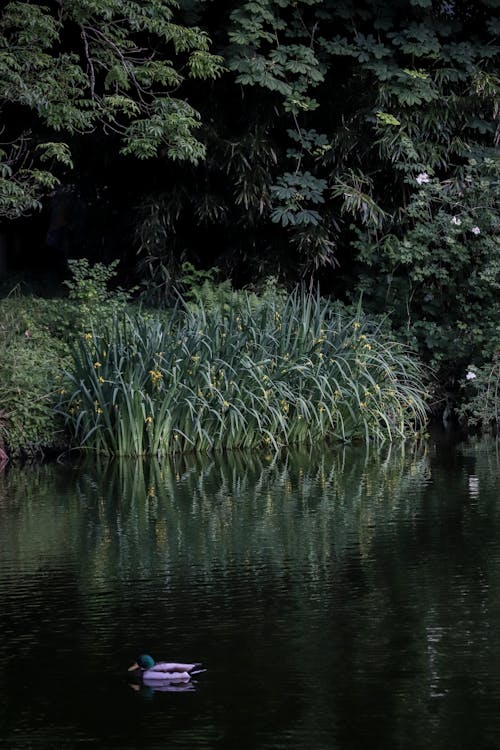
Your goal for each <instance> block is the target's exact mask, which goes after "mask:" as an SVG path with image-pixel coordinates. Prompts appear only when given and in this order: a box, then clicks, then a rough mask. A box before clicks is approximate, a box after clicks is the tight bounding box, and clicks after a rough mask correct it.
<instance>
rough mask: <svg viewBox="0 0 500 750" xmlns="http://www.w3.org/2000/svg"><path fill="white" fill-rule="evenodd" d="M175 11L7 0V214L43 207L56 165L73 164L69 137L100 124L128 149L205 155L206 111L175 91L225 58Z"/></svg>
mask: <svg viewBox="0 0 500 750" xmlns="http://www.w3.org/2000/svg"><path fill="white" fill-rule="evenodd" d="M175 9H176V3H175V1H174V0H109V1H108V2H105V3H103V2H101V1H100V0H47V1H46V2H37V1H36V0H35V1H33V2H22V1H20V0H13V1H12V2H7V4H6V5H5V6H4V9H3V10H2V11H1V15H0V112H1V114H2V121H3V129H2V135H1V138H2V144H0V217H2V216H3V217H7V218H13V217H17V216H19V215H21V214H23V213H24V212H26V211H30V210H32V209H35V208H38V207H39V206H40V197H41V196H42V195H43V194H44V193H45V192H47V191H48V190H50V189H52V188H53V187H54V186H55V185H56V184H57V181H58V179H57V176H56V168H57V164H58V163H59V165H62V167H63V168H64V167H65V168H67V169H71V167H72V165H73V163H72V156H71V150H70V144H69V143H68V139H71V138H74V137H76V136H81V135H84V134H88V133H90V132H92V131H93V130H95V129H96V128H97V127H99V126H100V127H102V128H103V129H104V132H106V133H108V134H115V135H116V136H117V137H118V138H119V139H120V150H121V152H122V153H123V154H131V155H133V156H136V157H138V158H140V159H145V158H150V157H155V156H158V155H160V154H165V155H166V156H168V157H169V158H170V159H174V160H175V159H177V160H187V161H192V162H196V161H198V160H199V159H201V158H203V156H204V153H205V150H204V146H203V144H202V143H201V142H200V141H199V140H198V139H197V138H196V136H195V134H194V131H195V130H196V128H198V127H199V120H200V116H199V113H198V112H197V111H196V110H195V109H194V108H193V107H192V106H191V105H190V104H188V102H187V101H186V100H185V99H180V98H178V97H177V96H175V93H176V92H177V90H178V88H179V87H180V86H181V84H182V82H183V81H184V80H185V79H186V78H210V77H216V76H217V75H219V74H220V73H221V70H222V66H221V59H220V58H219V57H218V56H216V55H213V54H211V53H210V52H209V39H208V37H207V35H206V33H204V32H203V31H201V30H200V29H199V28H196V27H191V28H188V27H186V26H183V25H181V24H179V23H178V22H177V21H176V19H175ZM172 56H173V57H174V58H175V62H173V61H172V60H171V59H169V58H170V57H172ZM20 122H23V123H25V126H24V127H23V128H20V127H19V123H20Z"/></svg>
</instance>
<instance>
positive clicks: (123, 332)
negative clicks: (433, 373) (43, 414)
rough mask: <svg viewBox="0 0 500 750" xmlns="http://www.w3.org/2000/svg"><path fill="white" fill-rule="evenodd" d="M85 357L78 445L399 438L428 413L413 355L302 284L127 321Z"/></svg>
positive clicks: (72, 403) (142, 448) (152, 446)
mask: <svg viewBox="0 0 500 750" xmlns="http://www.w3.org/2000/svg"><path fill="white" fill-rule="evenodd" d="M73 360H74V362H73V370H72V374H71V375H70V377H69V384H68V385H67V386H66V389H67V390H68V394H67V396H65V397H64V398H62V400H61V404H60V410H61V412H62V413H63V415H64V417H65V420H66V425H67V427H68V428H69V429H70V431H71V433H72V435H73V440H74V442H75V444H76V445H78V446H84V447H87V448H91V449H93V450H95V451H98V452H100V453H104V454H109V455H135V456H139V455H145V454H150V455H157V456H161V455H165V454H169V453H177V452H185V451H190V450H196V451H202V452H206V451H212V450H226V449H235V448H254V449H255V448H261V447H272V448H273V449H275V450H277V449H279V448H280V447H282V446H287V445H293V444H308V443H309V444H313V443H316V442H319V441H326V440H330V441H352V440H357V439H363V440H366V441H370V440H391V439H394V438H396V437H400V438H401V437H405V436H406V435H408V434H409V433H413V432H415V431H416V430H418V429H420V428H421V427H422V426H423V425H424V424H425V421H426V407H425V403H424V397H423V394H424V391H425V386H424V374H423V370H422V367H421V366H420V365H419V363H418V361H417V360H416V358H415V357H414V356H413V355H412V353H411V352H410V351H409V350H407V349H405V348H404V347H402V346H401V345H400V344H398V343H396V342H395V341H392V340H390V339H389V338H388V337H387V336H386V335H385V334H383V333H382V331H381V330H380V329H378V328H377V327H376V326H374V325H373V324H372V323H370V321H368V320H366V319H365V318H363V317H362V315H361V314H358V315H356V316H354V317H353V316H347V315H343V314H342V313H341V312H340V311H339V310H337V309H336V308H335V307H334V306H333V305H332V304H330V303H329V302H327V301H326V300H324V299H322V298H321V297H319V296H315V295H311V294H308V293H306V292H304V291H301V290H298V291H296V292H295V293H293V294H291V295H289V296H287V297H284V298H283V297H281V296H278V295H277V296H276V297H274V298H273V297H270V296H267V297H266V298H265V299H263V300H262V302H261V303H259V304H256V303H255V299H254V298H253V297H252V299H250V298H249V297H248V296H246V295H244V294H241V295H239V301H238V303H237V304H234V305H233V306H232V307H231V308H230V309H227V306H220V307H219V308H211V309H210V311H207V310H206V308H205V307H204V306H203V305H202V304H198V305H196V306H193V305H191V306H190V307H189V308H188V309H177V310H176V311H174V312H173V313H172V315H171V316H170V317H169V318H168V319H165V317H164V318H163V319H159V318H158V319H151V318H150V319H145V318H143V317H141V316H140V315H139V316H134V317H131V316H126V315H125V316H121V317H115V318H113V319H112V320H111V321H110V322H109V323H108V324H106V323H104V324H102V325H94V326H93V327H92V329H91V330H89V331H88V332H86V333H84V334H83V335H82V336H81V337H80V339H79V340H78V342H77V344H76V345H75V347H74V350H73Z"/></svg>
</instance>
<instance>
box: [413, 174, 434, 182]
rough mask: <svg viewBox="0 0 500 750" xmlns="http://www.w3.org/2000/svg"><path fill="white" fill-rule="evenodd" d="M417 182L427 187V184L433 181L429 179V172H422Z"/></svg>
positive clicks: (416, 178) (417, 177)
mask: <svg viewBox="0 0 500 750" xmlns="http://www.w3.org/2000/svg"><path fill="white" fill-rule="evenodd" d="M415 180H416V181H417V182H418V184H419V185H425V184H426V183H427V182H430V181H431V178H430V177H429V175H428V174H427V172H420V174H418V175H417V176H416V177H415Z"/></svg>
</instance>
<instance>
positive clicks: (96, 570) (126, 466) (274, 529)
mask: <svg viewBox="0 0 500 750" xmlns="http://www.w3.org/2000/svg"><path fill="white" fill-rule="evenodd" d="M426 467H427V458H426V454H425V449H423V448H422V449H418V450H416V452H414V453H412V451H411V450H410V447H409V446H406V448H404V447H402V446H401V447H400V448H398V449H397V450H396V449H395V448H394V446H393V447H390V446H389V447H388V448H387V449H385V450H382V449H379V450H377V451H376V450H375V449H371V450H370V451H366V450H365V449H361V448H349V449H347V451H345V450H339V451H337V452H323V453H321V454H317V453H311V452H310V451H305V450H304V451H297V452H293V453H289V454H287V455H286V456H284V455H283V456H282V455H278V456H268V457H265V456H260V457H259V456H253V457H250V458H249V457H247V460H243V459H242V457H241V455H240V454H228V455H226V456H222V455H218V456H213V457H207V456H187V457H184V456H178V457H175V458H172V459H169V460H165V461H163V462H159V461H156V460H152V461H135V462H130V461H119V462H118V461H115V462H112V463H109V464H108V465H107V466H106V465H103V466H102V471H101V472H100V473H99V475H98V476H97V478H96V475H95V469H94V464H93V462H92V464H91V469H92V473H87V472H86V471H85V470H83V471H82V473H81V475H80V480H79V483H78V486H79V489H80V492H81V496H82V498H85V503H86V505H87V507H88V508H89V512H91V514H92V517H93V519H94V521H93V522H92V528H93V533H96V530H97V528H98V529H99V533H98V534H97V533H96V536H95V538H94V540H93V541H94V543H95V548H94V551H93V552H91V558H90V559H89V566H88V570H89V572H90V571H92V573H93V575H92V577H93V578H94V577H96V578H97V579H100V578H101V577H102V578H103V579H104V577H105V575H104V574H105V571H107V570H110V569H113V570H116V571H117V573H118V574H119V571H122V572H123V573H124V572H125V571H130V570H131V569H132V570H135V571H136V572H137V575H138V576H144V577H145V578H146V579H147V578H148V577H149V576H150V575H151V574H153V573H154V574H155V575H158V574H161V573H162V572H163V573H164V574H165V585H166V586H167V587H168V579H169V575H170V574H171V572H172V570H174V569H175V570H176V571H177V576H180V577H182V576H183V573H182V570H185V572H186V574H189V571H191V570H192V569H193V566H194V567H195V569H196V570H197V571H198V574H199V575H200V576H202V577H208V579H211V578H212V576H213V574H214V571H218V572H217V575H220V574H221V571H226V572H228V571H230V570H231V569H233V568H234V567H235V566H236V567H238V566H239V565H240V564H241V563H243V561H245V563H244V564H245V565H248V564H249V561H251V565H253V566H259V565H271V566H273V568H275V569H276V570H283V571H284V570H285V569H286V567H287V560H289V559H291V558H293V559H294V560H300V561H301V563H302V564H303V566H304V570H306V569H307V571H308V575H311V576H312V578H314V577H315V575H316V574H315V573H314V571H315V569H317V571H319V570H320V569H322V568H323V566H324V565H328V564H329V561H331V560H332V558H333V557H337V556H339V555H340V556H341V555H343V554H344V553H345V552H346V550H348V549H350V548H351V547H352V546H353V545H354V546H355V547H356V548H358V546H359V549H360V552H361V553H362V554H365V553H366V552H367V550H368V549H369V546H370V543H371V542H370V540H371V538H372V536H373V534H374V533H375V530H376V527H377V523H376V520H377V519H378V520H382V521H383V522H384V523H388V522H389V521H390V519H391V518H392V517H393V516H394V515H397V514H399V513H400V512H401V509H402V508H403V509H404V508H405V504H406V503H408V507H407V508H406V511H404V512H411V510H410V507H409V506H410V505H411V503H410V501H409V500H408V497H411V498H412V500H414V499H415V496H416V494H417V491H418V490H417V488H419V487H421V486H422V485H423V482H424V475H425V471H426ZM403 489H404V490H405V491H406V496H404V497H403V496H402V495H401V492H402V490H403ZM408 490H410V491H408ZM403 495H404V493H403ZM94 524H96V525H95V526H94ZM179 565H180V570H179ZM124 574H125V573H124Z"/></svg>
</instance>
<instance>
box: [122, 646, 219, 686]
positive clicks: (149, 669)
mask: <svg viewBox="0 0 500 750" xmlns="http://www.w3.org/2000/svg"><path fill="white" fill-rule="evenodd" d="M128 671H129V672H135V673H138V674H139V675H140V677H141V679H142V681H143V683H144V684H145V685H150V686H152V687H153V686H154V685H161V684H162V683H163V684H164V683H167V682H168V683H171V682H189V680H190V679H191V677H193V675H195V674H199V673H200V672H205V671H206V670H205V669H202V667H201V664H183V663H179V662H171V661H161V662H155V660H154V659H153V657H152V656H150V655H149V654H141V656H139V658H138V659H137V661H136V662H135V664H133V665H132V666H131V667H129V669H128Z"/></svg>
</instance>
